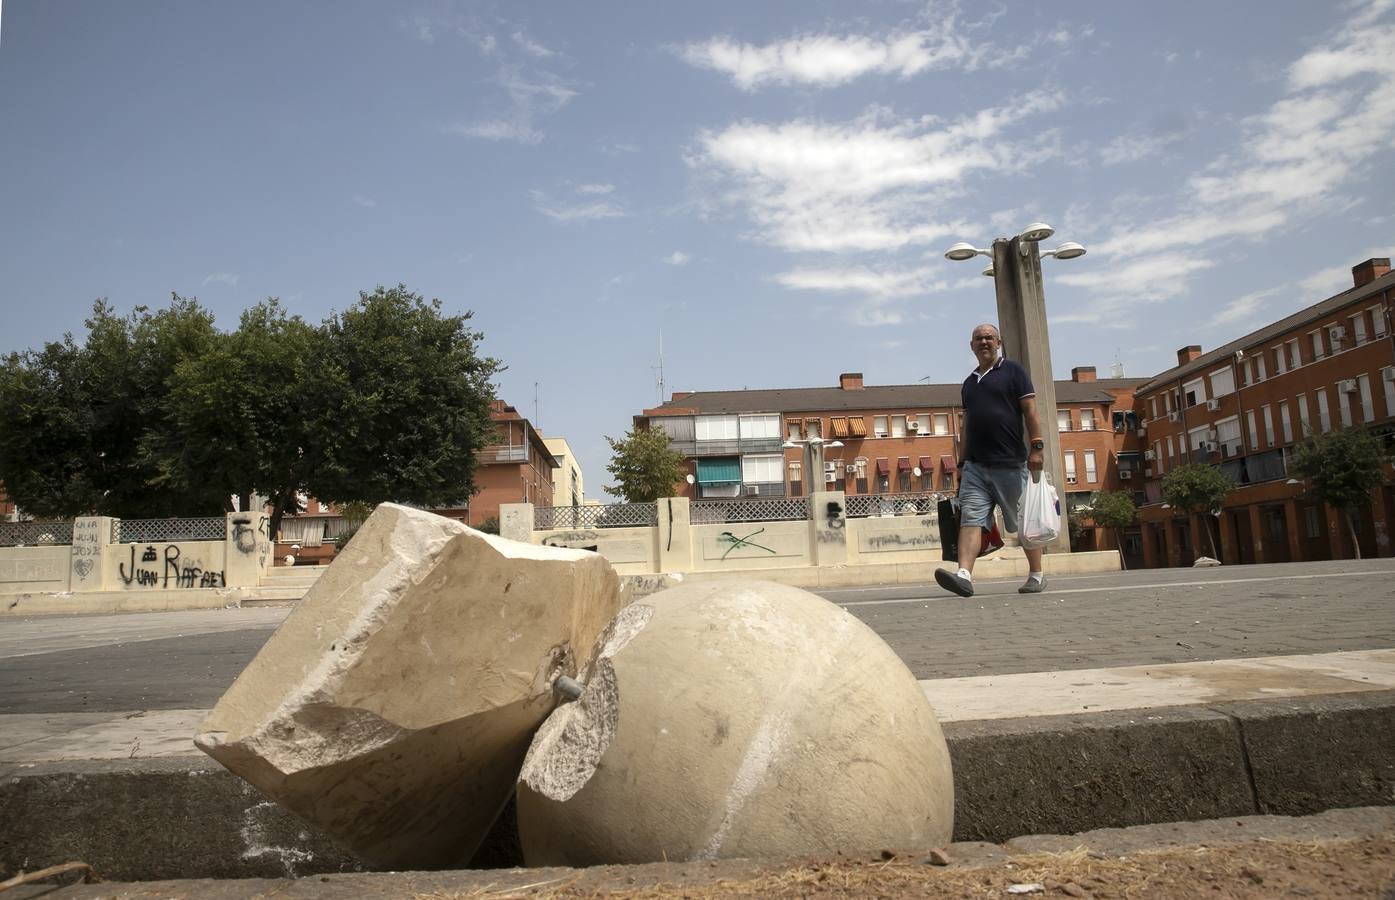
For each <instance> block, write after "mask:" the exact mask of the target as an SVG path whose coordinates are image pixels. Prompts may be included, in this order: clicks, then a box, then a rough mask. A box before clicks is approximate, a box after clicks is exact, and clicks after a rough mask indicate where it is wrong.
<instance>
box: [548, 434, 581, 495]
mask: <svg viewBox="0 0 1395 900" xmlns="http://www.w3.org/2000/svg"><path fill="white" fill-rule="evenodd" d="M543 444H544V445H545V446H546V447H547V450H548V452H549V453H551V454H552V458H553V459H555V460H556V461H557V471H556V472H554V473H553V475H552V505H553V506H584V505H585V504H586V487H585V484H584V483H583V482H582V478H581V463H579V462H577V460H576V454H575V453H573V452H572V448H571V445H570V444H568V443H567V439H566V438H559V437H553V438H543Z"/></svg>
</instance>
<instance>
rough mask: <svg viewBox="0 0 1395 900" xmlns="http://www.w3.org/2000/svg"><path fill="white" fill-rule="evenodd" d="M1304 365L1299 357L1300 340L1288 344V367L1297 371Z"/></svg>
mask: <svg viewBox="0 0 1395 900" xmlns="http://www.w3.org/2000/svg"><path fill="white" fill-rule="evenodd" d="M1302 364H1303V359H1302V357H1300V356H1299V355H1298V338H1294V339H1293V340H1291V341H1289V342H1288V367H1289V368H1290V369H1296V368H1298V367H1299V366H1301V365H1302Z"/></svg>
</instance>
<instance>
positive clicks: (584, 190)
mask: <svg viewBox="0 0 1395 900" xmlns="http://www.w3.org/2000/svg"><path fill="white" fill-rule="evenodd" d="M614 190H615V185H613V184H578V185H577V186H576V192H577V193H578V194H609V193H611V192H613V191H614Z"/></svg>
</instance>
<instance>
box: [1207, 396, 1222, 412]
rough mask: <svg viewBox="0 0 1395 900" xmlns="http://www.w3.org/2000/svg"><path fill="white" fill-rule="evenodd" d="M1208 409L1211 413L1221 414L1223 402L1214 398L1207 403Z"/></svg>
mask: <svg viewBox="0 0 1395 900" xmlns="http://www.w3.org/2000/svg"><path fill="white" fill-rule="evenodd" d="M1206 408H1207V409H1209V410H1210V411H1211V412H1219V411H1220V408H1221V401H1220V400H1217V399H1216V398H1214V397H1213V398H1211V399H1210V400H1207V401H1206Z"/></svg>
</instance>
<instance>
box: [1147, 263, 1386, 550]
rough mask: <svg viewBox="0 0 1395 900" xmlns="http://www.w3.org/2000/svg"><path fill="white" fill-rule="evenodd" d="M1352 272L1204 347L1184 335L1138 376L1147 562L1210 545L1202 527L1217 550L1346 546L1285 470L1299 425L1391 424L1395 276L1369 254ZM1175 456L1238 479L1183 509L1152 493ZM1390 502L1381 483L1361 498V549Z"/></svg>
mask: <svg viewBox="0 0 1395 900" xmlns="http://www.w3.org/2000/svg"><path fill="white" fill-rule="evenodd" d="M1352 277H1353V286H1352V287H1351V288H1348V289H1347V290H1345V291H1343V292H1341V293H1340V294H1336V295H1335V296H1332V297H1329V298H1327V299H1326V300H1323V301H1321V302H1320V303H1316V304H1314V305H1313V306H1310V307H1308V308H1307V309H1304V310H1301V311H1299V312H1296V313H1294V314H1293V315H1291V316H1288V317H1287V318H1284V319H1281V320H1279V321H1277V322H1274V323H1273V324H1271V325H1267V326H1265V327H1264V328H1261V329H1259V330H1258V331H1253V332H1251V333H1249V334H1247V335H1245V336H1243V337H1241V338H1239V339H1238V340H1234V341H1231V342H1230V343H1228V344H1226V345H1224V346H1222V347H1218V348H1216V349H1215V350H1211V351H1210V352H1207V353H1203V352H1202V349H1201V347H1199V346H1190V347H1183V348H1182V349H1181V350H1179V351H1177V365H1176V366H1175V367H1174V368H1172V369H1169V370H1168V371H1166V372H1163V373H1162V374H1160V375H1158V376H1157V377H1155V378H1152V379H1150V380H1149V381H1148V382H1147V383H1146V384H1144V385H1142V386H1141V387H1139V388H1138V391H1137V395H1136V398H1135V411H1136V412H1137V415H1138V418H1139V420H1140V422H1141V425H1142V427H1141V429H1140V432H1139V433H1140V434H1141V435H1142V436H1143V437H1142V443H1143V445H1144V448H1145V463H1144V475H1145V481H1144V496H1145V497H1146V499H1147V501H1148V502H1147V505H1145V506H1144V507H1143V508H1142V509H1141V510H1140V519H1141V527H1142V532H1143V556H1144V560H1145V564H1146V565H1148V566H1185V565H1189V564H1190V563H1191V562H1192V561H1193V560H1194V558H1195V557H1196V556H1198V555H1207V556H1210V555H1212V551H1211V541H1212V540H1213V539H1214V540H1215V543H1216V546H1217V548H1218V551H1219V553H1220V557H1221V561H1222V562H1224V563H1260V562H1288V561H1299V560H1315V559H1342V558H1348V557H1353V556H1354V555H1355V553H1354V548H1352V546H1351V539H1350V536H1349V534H1348V531H1347V528H1346V527H1345V526H1344V525H1343V524H1342V521H1341V519H1340V518H1339V513H1338V511H1337V510H1335V509H1332V508H1331V507H1323V506H1318V505H1315V504H1313V503H1311V502H1309V501H1307V500H1306V499H1304V494H1305V492H1306V488H1307V485H1306V484H1304V483H1303V482H1301V481H1300V480H1299V479H1298V478H1295V477H1292V476H1291V474H1290V471H1291V458H1292V453H1293V451H1294V448H1295V446H1296V445H1298V444H1300V443H1302V441H1303V440H1304V438H1305V436H1306V435H1308V434H1309V433H1314V432H1327V431H1331V430H1332V429H1334V428H1343V427H1347V426H1365V427H1367V428H1370V429H1372V430H1373V431H1374V432H1376V433H1377V434H1380V435H1384V436H1389V435H1390V434H1392V433H1395V336H1392V330H1391V319H1390V316H1391V304H1392V302H1393V301H1395V275H1392V274H1391V273H1390V260H1389V259H1388V258H1381V259H1368V260H1366V261H1365V262H1363V263H1361V264H1360V265H1357V266H1355V267H1354V268H1353V269H1352ZM1187 462H1206V463H1211V464H1214V465H1217V466H1219V467H1220V468H1221V469H1222V470H1223V471H1225V472H1227V473H1228V474H1230V475H1231V476H1232V477H1233V478H1234V479H1235V481H1236V483H1237V484H1238V485H1239V487H1237V488H1236V489H1235V490H1234V491H1232V492H1231V493H1230V494H1228V495H1227V496H1226V499H1225V503H1224V505H1223V508H1222V509H1221V510H1220V514H1219V516H1196V515H1194V516H1190V517H1184V516H1182V515H1179V514H1178V511H1177V510H1175V509H1171V508H1167V507H1165V505H1164V504H1163V502H1162V486H1161V483H1162V478H1163V476H1165V475H1166V474H1167V473H1168V472H1169V471H1170V470H1171V469H1172V468H1174V467H1175V466H1178V465H1181V464H1183V463H1187ZM1391 503H1392V496H1391V488H1390V487H1389V486H1388V485H1387V486H1384V487H1381V488H1380V489H1379V490H1377V491H1376V492H1374V493H1373V495H1372V497H1371V503H1370V504H1369V505H1368V506H1366V507H1365V508H1363V509H1362V510H1361V511H1360V516H1359V526H1358V535H1357V540H1358V542H1359V544H1360V548H1361V554H1362V556H1376V555H1379V556H1390V555H1391V553H1392V549H1391V544H1390V537H1389V523H1390V522H1391V521H1392V514H1393V513H1395V507H1392V505H1391ZM1208 530H1209V531H1210V535H1209V536H1208V535H1207V533H1206V532H1207V531H1208Z"/></svg>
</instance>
